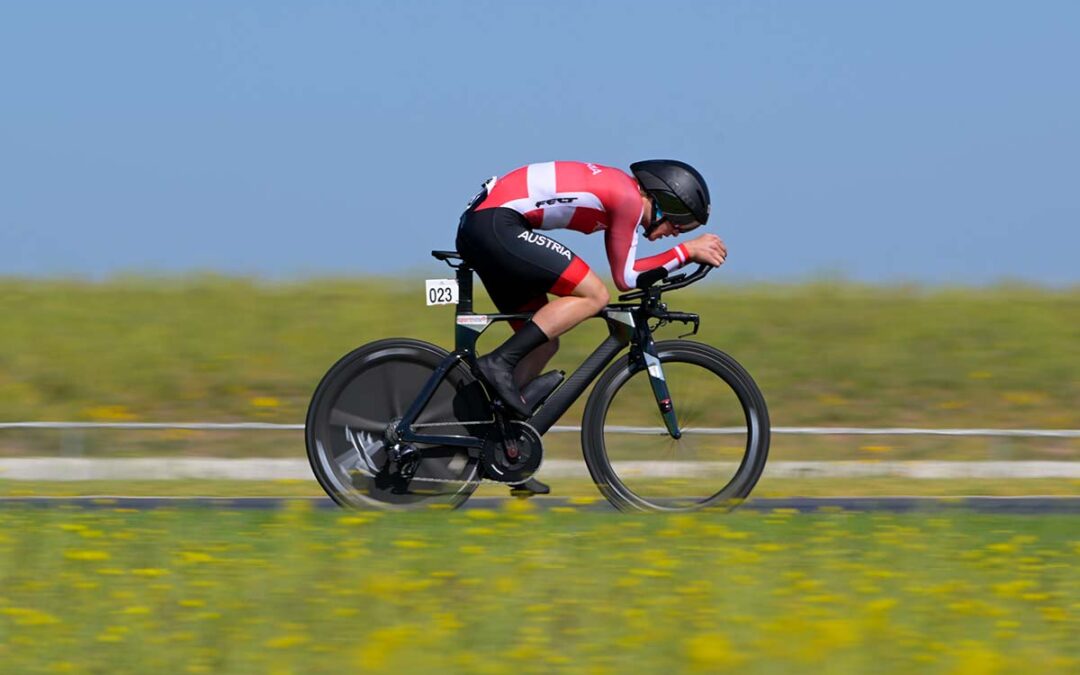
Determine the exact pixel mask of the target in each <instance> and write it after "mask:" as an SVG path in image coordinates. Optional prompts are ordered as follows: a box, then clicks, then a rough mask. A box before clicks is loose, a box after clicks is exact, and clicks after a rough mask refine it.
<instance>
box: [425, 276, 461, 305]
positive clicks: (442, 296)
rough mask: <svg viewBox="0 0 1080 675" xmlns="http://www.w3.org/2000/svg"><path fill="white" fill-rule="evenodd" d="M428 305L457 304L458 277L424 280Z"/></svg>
mask: <svg viewBox="0 0 1080 675" xmlns="http://www.w3.org/2000/svg"><path fill="white" fill-rule="evenodd" d="M424 284H425V286H426V287H425V289H424V290H425V293H424V297H425V298H426V299H427V304H428V305H456V304H457V301H458V286H457V279H428V280H427V281H425V282H424Z"/></svg>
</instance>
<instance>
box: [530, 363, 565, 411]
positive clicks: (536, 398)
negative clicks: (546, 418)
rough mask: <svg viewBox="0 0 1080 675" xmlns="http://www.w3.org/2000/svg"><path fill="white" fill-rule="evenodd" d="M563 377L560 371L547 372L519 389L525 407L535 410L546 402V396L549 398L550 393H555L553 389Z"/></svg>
mask: <svg viewBox="0 0 1080 675" xmlns="http://www.w3.org/2000/svg"><path fill="white" fill-rule="evenodd" d="M565 377H566V373H564V372H563V371H561V370H549V371H548V372H546V373H544V374H543V375H539V376H537V377H535V378H533V379H531V380H529V382H528V383H527V384H526V385H525V386H524V387H522V388H521V397H522V398H524V399H525V404H526V405H528V406H529V407H530V408H532V409H533V410H536V409H537V408H539V407H540V404H541V403H543V402H544V401H546V400H547V398H548V396H551V392H553V391H555V388H556V387H558V386H559V384H561V383H562V381H563V378H565Z"/></svg>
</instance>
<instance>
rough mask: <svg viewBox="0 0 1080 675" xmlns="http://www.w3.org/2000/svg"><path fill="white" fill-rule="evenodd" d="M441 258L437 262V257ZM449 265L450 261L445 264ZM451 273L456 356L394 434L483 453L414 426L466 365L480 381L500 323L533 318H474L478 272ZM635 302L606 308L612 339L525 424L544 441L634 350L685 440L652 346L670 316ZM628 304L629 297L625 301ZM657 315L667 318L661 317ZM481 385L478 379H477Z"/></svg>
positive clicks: (473, 443) (672, 426) (655, 301)
mask: <svg viewBox="0 0 1080 675" xmlns="http://www.w3.org/2000/svg"><path fill="white" fill-rule="evenodd" d="M436 257H438V256H436ZM442 259H443V260H446V259H445V258H442ZM446 262H447V263H448V264H450V266H451V267H454V268H455V271H456V275H457V281H458V290H459V302H458V306H457V311H456V316H455V335H454V342H455V344H454V351H453V352H452V353H451V354H450V355H448V356H447V357H446V358H445V359H443V361H442V363H440V364H439V366H438V368H436V369H435V372H434V373H432V374H431V377H429V378H428V381H427V382H426V383H425V385H424V387H423V389H422V390H421V392H420V394H419V395H418V396H417V398H416V400H415V401H413V403H412V405H411V406H409V409H408V410H407V411H406V413H405V415H404V417H402V418H401V420H400V421H399V422H398V424H397V426H396V427H395V429H394V436H396V440H398V441H401V442H405V443H422V444H430V445H444V446H456V447H465V448H477V449H478V448H481V447H483V445H484V442H485V439H484V438H480V437H475V436H452V435H431V434H422V433H416V431H414V430H413V428H412V425H413V424H414V423H415V422H416V420H417V418H418V417H419V416H420V413H421V412H422V411H423V410H424V407H425V406H426V405H427V404H428V402H429V401H430V400H431V397H432V396H433V395H434V393H435V391H436V389H438V387H439V385H440V384H441V383H442V381H443V380H444V379H445V378H446V375H447V373H449V372H450V371H451V370H453V369H454V368H456V367H458V366H459V365H462V364H464V365H465V366H467V367H468V368H469V370H470V372H472V373H473V374H474V376H478V373H477V370H476V342H477V340H478V339H479V337H480V335H481V334H482V333H483V332H484V331H485V330H487V328H488V327H489V326H490V325H491V324H492V323H495V322H497V321H511V320H528V319H529V318H531V317H532V314H498V313H496V314H476V313H474V312H473V297H472V294H473V270H472V268H470V267H469V266H468V265H466V264H464V263H462V264H459V265H454V264H453V263H450V262H449V261H448V260H446ZM630 295H631V296H635V295H636V297H643V298H645V299H646V300H645V301H644V302H642V303H641V304H640V305H634V304H612V305H608V306H607V307H605V308H604V309H603V310H602V311H601V312H600V313H599V314H598V315H597V316H598V317H600V318H603V319H604V320H605V321H606V322H607V326H608V333H609V334H608V337H607V338H606V339H605V340H604V341H603V342H601V343H600V345H599V346H598V347H597V348H596V349H595V350H594V351H593V353H592V354H590V355H589V357H588V358H586V359H585V361H584V362H582V364H581V365H580V366H578V368H577V370H575V371H574V372H573V373H571V375H570V376H569V377H568V378H566V380H565V381H564V382H563V383H562V384H561V385H559V387H558V388H557V389H556V390H555V391H554V393H552V394H551V396H550V397H549V398H548V399H547V401H546V402H545V403H544V405H543V406H542V407H541V408H540V409H539V410H538V411H536V413H535V414H534V415H533V416H532V417H530V418H529V419H528V420H525V421H526V422H527V423H528V424H529V425H530V426H532V427H533V428H534V429H535V430H536V431H537V433H539V434H540V435H541V436H542V435H543V434H545V433H546V432H547V431H548V430H549V429H550V428H551V427H552V426H554V424H555V422H557V421H558V420H559V418H560V417H562V416H563V414H564V413H565V412H566V411H567V410H569V408H570V406H572V405H573V404H574V402H575V401H577V399H578V398H579V397H580V396H581V394H582V393H584V392H585V390H586V389H587V388H588V387H589V385H590V384H592V382H593V381H594V380H595V379H596V378H597V377H598V376H599V375H600V373H601V372H603V370H604V369H605V368H606V367H607V366H608V365H609V364H610V363H611V362H612V361H613V360H614V359H615V357H616V356H618V355H619V353H620V352H622V350H623V349H624V348H625V347H626V346H627V345H629V346H630V363H631V367H632V368H634V369H635V370H641V369H648V371H649V382H650V384H651V385H652V390H653V394H654V395H655V397H656V404H657V408H658V409H659V411H660V414H661V416H662V417H663V419H664V424H665V425H666V427H667V430H668V433H669V434H670V435H671V436H672V438H676V439H677V438H680V437H681V436H682V431H681V430H680V428H679V424H678V419H677V416H676V413H675V409H674V406H673V404H672V401H671V397H670V395H669V394H668V388H667V382H666V381H665V379H664V372H663V368H662V367H661V364H660V359H659V358H658V357H657V355H656V345H655V342H654V341H653V337H652V330H651V329H650V328H649V324H648V321H649V319H650V318H663V317H664V316H666V315H667V312H666V307H664V306H663V305H660V304H659V297H660V296H659V292H655V293H648V292H646V293H642V294H640V295H637V294H635V293H631V294H630ZM623 297H624V298H625V297H627V296H623ZM657 312H662V314H658V313H657ZM680 317H681V318H676V320H679V321H686V322H693V323H694V324H695V329H694V332H696V331H697V328H696V326H697V320H698V317H697V315H693V314H682V315H680ZM478 379H479V377H478ZM493 408H494V413H495V422H496V423H502V422H503V421H504V420H501V419H500V416H501V415H502V414H503V413H502V412H501V404H497V405H493Z"/></svg>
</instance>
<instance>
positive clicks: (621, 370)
mask: <svg viewBox="0 0 1080 675" xmlns="http://www.w3.org/2000/svg"><path fill="white" fill-rule="evenodd" d="M432 255H433V256H434V257H435V258H436V259H438V260H441V261H444V262H446V263H447V264H448V265H450V266H451V267H452V268H454V269H455V271H456V283H457V310H456V314H455V323H456V332H455V349H454V351H453V352H449V353H448V352H447V351H446V350H444V349H442V348H441V347H438V346H436V345H434V344H431V343H428V342H423V341H420V340H414V339H408V338H390V339H385V340H378V341H376V342H372V343H370V344H367V345H364V346H362V347H359V348H358V349H356V350H354V351H352V352H350V353H349V354H347V355H345V356H344V357H342V358H341V359H340V360H339V361H338V362H337V363H336V364H334V366H333V367H332V368H330V370H329V371H328V372H327V373H326V375H325V376H324V377H323V378H322V381H321V382H320V383H319V385H318V387H317V388H316V390H315V393H314V395H313V397H312V400H311V404H310V406H309V408H308V414H307V421H306V425H305V440H306V445H307V454H308V459H309V460H310V462H311V467H312V470H313V471H314V473H315V476H316V478H317V479H318V481H319V484H320V485H321V486H322V487H323V489H324V490H326V493H327V494H328V495H330V497H331V498H332V499H333V500H334V501H335V502H337V503H338V504H340V505H342V506H356V507H372V506H374V507H381V508H410V507H417V506H425V505H434V504H444V505H449V506H452V507H456V506H460V505H461V504H462V503H464V502H465V500H467V499H468V498H469V496H470V495H472V494H473V492H474V491H475V490H476V489H477V487H478V486H479V485H480V484H481V483H482V482H485V481H494V482H497V483H504V484H508V485H514V484H518V483H521V482H523V481H526V480H527V479H528V478H530V477H531V476H532V475H533V474H534V473H535V472H536V471H537V470H538V469H539V468H540V466H541V464H542V461H543V455H544V448H543V443H542V438H543V436H544V434H545V433H546V432H548V431H549V430H550V429H551V428H552V427H553V426H554V425H555V423H556V422H557V421H558V420H559V418H560V417H562V415H563V414H564V413H565V412H566V411H567V410H568V409H569V408H570V406H572V405H573V404H574V402H575V401H577V400H578V398H579V397H580V396H581V395H582V394H583V393H584V392H585V390H586V389H587V388H588V387H589V385H590V384H592V383H593V381H594V380H595V381H596V385H595V386H594V387H593V390H592V392H591V394H590V395H589V398H588V401H587V403H586V405H585V411H584V415H583V419H582V423H581V445H582V450H583V452H584V456H585V464H586V466H587V467H588V471H589V475H590V476H591V478H592V480H593V482H594V483H595V484H596V486H597V487H598V488H599V489H600V492H601V493H602V494H603V495H604V496H605V497H606V498H607V499H608V500H609V501H610V502H611V503H612V504H613V505H614V506H616V507H617V508H619V509H621V510H626V511H689V510H695V509H700V508H704V507H710V506H731V505H734V504H737V503H739V502H740V501H741V500H743V499H745V498H746V497H747V496H748V495H749V494H750V492H751V490H753V488H754V485H755V484H756V483H757V481H758V479H759V478H760V477H761V474H762V471H764V469H765V462H766V459H767V457H768V452H769V414H768V410H767V408H766V404H765V399H764V397H763V396H762V394H761V391H760V390H759V389H758V387H757V385H756V384H755V382H754V380H753V379H752V378H751V377H750V375H749V373H747V372H746V370H745V369H744V368H743V367H742V366H740V365H739V364H738V363H737V362H736V361H735V359H733V358H732V357H730V356H728V355H727V354H725V353H723V352H721V351H720V350H718V349H716V348H714V347H712V346H710V345H707V344H703V343H701V342H696V341H692V340H686V339H682V338H686V337H688V336H690V335H695V334H697V331H698V328H699V325H700V317H699V316H698V315H697V314H692V313H688V312H677V311H671V310H669V309H668V307H667V305H666V304H665V303H664V302H663V301H662V300H663V295H664V294H665V293H669V292H671V291H674V290H677V289H680V288H685V287H686V286H689V285H691V284H693V283H695V282H698V281H700V280H702V279H704V278H705V276H706V275H707V274H708V273H709V272H710V271H711V270H712V269H713V268H711V267H708V266H706V265H701V266H699V267H698V268H697V269H696V270H695V271H694V272H692V273H681V274H676V275H674V276H668V274H667V271H666V270H664V269H662V268H661V269H659V270H653V271H650V272H647V273H644V274H642V275H640V276H639V278H638V284H637V286H638V288H637V290H634V291H631V292H629V293H625V294H623V295H621V296H619V302H618V303H614V304H610V305H608V306H607V307H606V308H605V309H604V310H603V311H601V312H600V313H599V314H598V315H597V316H598V317H599V318H601V319H603V320H604V321H605V322H606V324H607V328H608V336H607V338H606V339H605V340H604V341H603V342H602V343H601V344H600V346H598V347H597V348H596V349H595V351H593V353H592V354H591V355H590V356H589V357H588V358H586V359H585V361H584V362H583V363H582V364H581V366H580V367H578V369H577V370H576V371H574V372H573V373H572V374H571V375H570V376H569V377H565V376H564V374H563V373H562V372H559V371H552V372H549V373H546V374H545V375H542V376H540V377H539V378H537V379H536V380H534V381H533V382H531V383H529V384H528V385H526V387H525V388H524V389H523V395H524V397H525V399H526V401H527V402H528V403H529V404H530V405H531V406H532V409H533V414H532V415H531V416H530V417H529V418H528V419H518V418H517V417H516V416H515V415H514V414H513V413H512V412H511V411H510V410H509V408H507V407H506V406H505V405H504V404H503V403H502V401H500V400H499V399H498V397H497V396H495V395H494V394H493V393H492V392H490V391H489V390H488V389H487V387H486V386H485V384H484V382H483V379H482V377H481V376H480V374H479V371H478V370H477V367H476V358H477V354H476V342H477V339H478V338H479V336H480V334H481V333H483V332H484V331H485V330H486V329H487V328H488V327H489V326H491V325H492V324H493V323H495V322H499V321H510V320H527V319H528V318H530V316H531V314H527V313H526V314H499V313H496V314H482V313H475V312H474V311H473V270H472V269H471V268H470V267H469V266H468V265H467V264H466V263H465V262H464V261H463V260H462V258H461V256H459V255H458V254H457V253H456V252H455V251H432ZM440 292H441V291H440ZM669 323H682V324H685V325H687V326H689V327H690V328H689V331H690V332H688V333H687V334H686V335H683V336H681V337H680V339H674V340H662V341H655V340H654V339H653V333H654V332H655V331H656V330H657V329H658V328H659V327H661V326H664V325H666V324H669ZM624 350H628V351H627V353H626V354H624V355H623V356H622V357H621V358H618V360H616V357H618V356H619V355H620V354H621V353H622V352H623V351H624ZM605 368H606V370H605ZM598 377H599V379H597V378H598ZM551 464H553V465H556V466H559V467H561V468H566V469H569V470H570V471H571V473H572V471H573V468H574V465H575V464H576V462H568V461H567V460H552V462H551Z"/></svg>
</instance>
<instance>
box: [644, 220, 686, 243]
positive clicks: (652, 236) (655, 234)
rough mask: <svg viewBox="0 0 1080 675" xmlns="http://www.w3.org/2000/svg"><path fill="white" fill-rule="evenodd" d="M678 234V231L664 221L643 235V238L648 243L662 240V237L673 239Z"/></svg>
mask: <svg viewBox="0 0 1080 675" xmlns="http://www.w3.org/2000/svg"><path fill="white" fill-rule="evenodd" d="M678 234H679V231H678V230H676V229H675V226H674V225H672V224H671V223H669V222H667V221H666V220H665V221H664V222H662V223H660V224H659V225H657V226H656V227H654V228H652V230H651V231H650V232H649V233H648V234H646V235H645V238H646V239H648V240H649V241H656V240H657V239H663V238H664V237H674V236H676V235H678Z"/></svg>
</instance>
